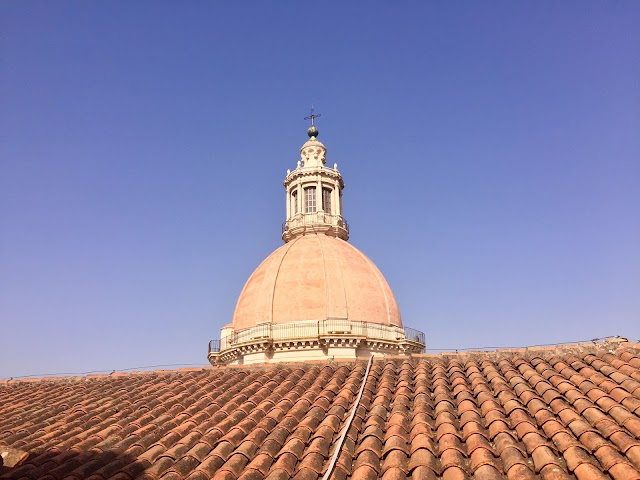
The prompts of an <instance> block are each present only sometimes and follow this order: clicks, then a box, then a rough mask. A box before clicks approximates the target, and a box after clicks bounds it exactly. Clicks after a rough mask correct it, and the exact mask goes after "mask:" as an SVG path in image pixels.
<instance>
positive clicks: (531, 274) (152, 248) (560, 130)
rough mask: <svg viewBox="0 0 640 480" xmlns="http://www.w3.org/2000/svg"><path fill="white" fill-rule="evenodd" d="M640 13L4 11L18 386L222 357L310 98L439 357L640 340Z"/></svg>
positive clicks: (1, 29)
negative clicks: (220, 342)
mask: <svg viewBox="0 0 640 480" xmlns="http://www.w3.org/2000/svg"><path fill="white" fill-rule="evenodd" d="M639 24H640V3H638V2H635V1H629V2H619V1H612V2H583V1H566V2H555V1H536V2H511V1H504V2H500V1H497V2H463V1H460V2H366V3H365V2H315V3H312V4H309V3H304V2H202V1H188V2H157V1H153V2H151V1H136V2H81V1H66V2H45V1H42V2H34V1H5V2H2V3H0V48H1V58H2V60H1V64H0V66H1V71H0V92H1V93H0V95H1V100H2V108H1V109H0V135H1V144H0V167H1V174H0V222H1V226H2V232H1V233H2V234H1V235H0V325H1V328H2V332H1V334H0V377H11V376H20V375H36V374H44V373H69V372H85V371H92V370H110V369H114V370H120V369H125V368H131V367H139V366H149V365H160V364H178V363H184V364H205V363H206V353H207V342H208V340H209V339H211V338H216V337H218V335H219V328H220V327H221V326H222V325H224V324H226V323H228V322H229V321H230V319H231V316H232V314H233V309H234V307H235V302H236V299H237V296H238V294H239V293H240V290H241V288H242V286H243V284H244V282H245V281H246V279H247V278H248V277H249V275H250V274H251V272H252V271H253V269H254V268H255V267H256V266H257V265H258V264H259V263H260V262H261V261H262V259H264V258H265V257H266V256H267V255H268V254H269V253H270V252H271V251H273V250H274V249H276V248H277V247H278V246H279V245H280V244H281V239H280V225H281V222H282V221H283V220H284V214H285V204H284V189H283V187H282V180H283V179H284V175H285V172H286V170H287V168H293V167H294V166H295V164H296V161H297V160H298V158H299V153H298V151H299V148H300V146H301V145H302V143H303V142H304V141H305V140H306V134H305V132H306V128H307V122H305V121H304V120H303V117H304V116H306V115H308V113H309V107H310V105H311V104H314V105H315V107H316V110H317V111H318V112H319V113H321V114H322V117H321V118H320V119H318V121H317V125H318V127H319V129H320V139H321V140H322V141H323V142H324V143H325V145H326V146H327V148H328V162H329V163H330V164H333V163H334V162H337V163H338V166H339V168H340V170H341V172H342V174H343V176H344V179H345V183H346V188H345V191H344V214H345V217H346V218H347V219H348V221H349V224H350V227H351V242H352V243H353V244H354V245H355V246H356V247H358V248H359V249H361V250H362V251H363V252H365V253H366V254H367V255H368V256H369V257H370V258H371V259H372V260H373V261H374V262H375V263H376V264H377V265H378V266H379V268H380V269H381V270H382V272H383V273H384V274H385V276H386V278H387V280H388V281H389V283H390V285H391V287H392V288H393V290H394V293H395V295H396V297H397V299H398V302H399V304H400V309H401V312H402V315H403V320H404V322H405V324H406V325H407V326H411V327H414V328H418V329H421V330H423V331H425V332H426V336H427V343H428V347H429V348H433V349H450V348H466V347H486V346H518V345H519V346H523V345H533V344H541V343H555V342H570V341H577V340H583V339H591V338H595V337H602V336H606V335H622V336H627V337H629V338H633V339H638V338H640V213H639V210H640V134H639V132H640V29H638V28H637V26H638V25H639Z"/></svg>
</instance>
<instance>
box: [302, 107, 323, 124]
mask: <svg viewBox="0 0 640 480" xmlns="http://www.w3.org/2000/svg"><path fill="white" fill-rule="evenodd" d="M319 116H321V114H320V113H319V114H317V115H316V114H315V113H314V112H313V107H311V115H309V116H308V117H304V119H305V120H311V126H312V127H313V126H314V123H313V121H314V120H315V119H316V118H318V117H319Z"/></svg>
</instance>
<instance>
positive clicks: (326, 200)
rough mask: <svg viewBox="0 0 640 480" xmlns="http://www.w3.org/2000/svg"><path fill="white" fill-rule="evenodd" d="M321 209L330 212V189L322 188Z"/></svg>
mask: <svg viewBox="0 0 640 480" xmlns="http://www.w3.org/2000/svg"><path fill="white" fill-rule="evenodd" d="M322 210H324V212H325V213H328V214H331V189H330V188H323V189H322Z"/></svg>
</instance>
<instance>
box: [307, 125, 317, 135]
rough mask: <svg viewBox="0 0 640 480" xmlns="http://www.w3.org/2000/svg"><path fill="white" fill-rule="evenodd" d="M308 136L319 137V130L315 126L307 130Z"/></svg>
mask: <svg viewBox="0 0 640 480" xmlns="http://www.w3.org/2000/svg"><path fill="white" fill-rule="evenodd" d="M307 135H309V137H317V136H318V128H317V127H316V126H315V125H311V126H310V127H309V129H308V130H307Z"/></svg>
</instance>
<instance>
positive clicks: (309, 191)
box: [304, 187, 316, 213]
mask: <svg viewBox="0 0 640 480" xmlns="http://www.w3.org/2000/svg"><path fill="white" fill-rule="evenodd" d="M304 197H305V202H304V212H305V213H314V212H315V211H316V187H307V188H305V189H304Z"/></svg>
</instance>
